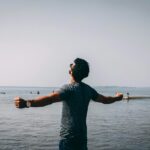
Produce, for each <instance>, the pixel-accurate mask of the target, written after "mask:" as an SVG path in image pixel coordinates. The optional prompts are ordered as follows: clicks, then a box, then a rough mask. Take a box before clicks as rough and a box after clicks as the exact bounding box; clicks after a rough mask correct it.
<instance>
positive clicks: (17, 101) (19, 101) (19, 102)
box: [14, 97, 27, 108]
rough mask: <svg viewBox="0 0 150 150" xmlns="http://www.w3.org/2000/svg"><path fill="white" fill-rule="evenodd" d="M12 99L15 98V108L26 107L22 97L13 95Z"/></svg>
mask: <svg viewBox="0 0 150 150" xmlns="http://www.w3.org/2000/svg"><path fill="white" fill-rule="evenodd" d="M14 100H15V106H16V108H25V107H27V105H26V101H25V100H24V99H22V98H20V97H15V98H14Z"/></svg>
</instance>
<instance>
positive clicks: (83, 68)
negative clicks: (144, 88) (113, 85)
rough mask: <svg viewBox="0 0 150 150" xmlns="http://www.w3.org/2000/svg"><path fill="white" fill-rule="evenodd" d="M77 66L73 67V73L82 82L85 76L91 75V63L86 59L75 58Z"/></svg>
mask: <svg viewBox="0 0 150 150" xmlns="http://www.w3.org/2000/svg"><path fill="white" fill-rule="evenodd" d="M74 63H75V66H74V67H73V69H72V75H73V77H74V79H75V80H76V81H78V82H80V81H81V80H82V79H83V78H86V77H88V75H89V64H88V62H87V61H86V60H84V59H81V58H76V59H75V60H74Z"/></svg>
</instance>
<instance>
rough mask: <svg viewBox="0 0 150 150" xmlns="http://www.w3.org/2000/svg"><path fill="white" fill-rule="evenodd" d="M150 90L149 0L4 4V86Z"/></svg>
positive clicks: (0, 66)
mask: <svg viewBox="0 0 150 150" xmlns="http://www.w3.org/2000/svg"><path fill="white" fill-rule="evenodd" d="M76 57H80V58H84V59H86V60H87V61H88V62H89V63H90V70H91V72H90V75H89V77H88V78H87V79H85V80H84V82H86V83H89V84H91V85H106V86H107V85H117V86H150V1H149V0H53V1H52V0H0V86H3V85H10V86H60V85H63V84H64V83H67V82H68V81H69V75H68V70H69V64H70V63H71V62H72V61H73V60H74V59H75V58H76Z"/></svg>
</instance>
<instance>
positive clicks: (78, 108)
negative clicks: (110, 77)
mask: <svg viewBox="0 0 150 150" xmlns="http://www.w3.org/2000/svg"><path fill="white" fill-rule="evenodd" d="M69 74H70V77H71V82H70V83H69V84H66V85H64V86H63V87H62V88H60V89H59V90H58V91H57V92H53V93H51V94H50V95H48V96H42V97H39V98H37V99H34V100H27V101H25V100H24V99H22V98H19V97H16V98H15V105H16V107H17V108H29V107H42V106H46V105H49V104H52V103H55V102H60V101H62V103H63V111H62V120H61V131H60V137H61V140H60V143H59V149H60V150H87V126H86V116H87V111H88V105H89V102H90V100H91V99H92V100H93V101H95V102H100V103H103V104H110V103H113V102H116V101H120V100H122V98H123V94H121V93H117V94H116V96H114V97H106V96H103V95H101V94H98V93H97V92H96V90H95V89H93V88H92V87H90V86H89V85H87V84H85V83H83V82H82V80H83V79H84V78H86V77H87V76H88V74H89V65H88V63H87V62H86V61H85V60H83V59H80V58H77V59H75V60H74V63H73V64H70V70H69Z"/></svg>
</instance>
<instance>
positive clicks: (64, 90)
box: [57, 84, 71, 100]
mask: <svg viewBox="0 0 150 150" xmlns="http://www.w3.org/2000/svg"><path fill="white" fill-rule="evenodd" d="M57 92H58V93H59V95H60V98H61V100H67V99H69V97H70V93H71V92H70V87H69V85H67V84H66V85H63V86H62V87H61V88H60V89H59V90H58V91H57Z"/></svg>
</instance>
